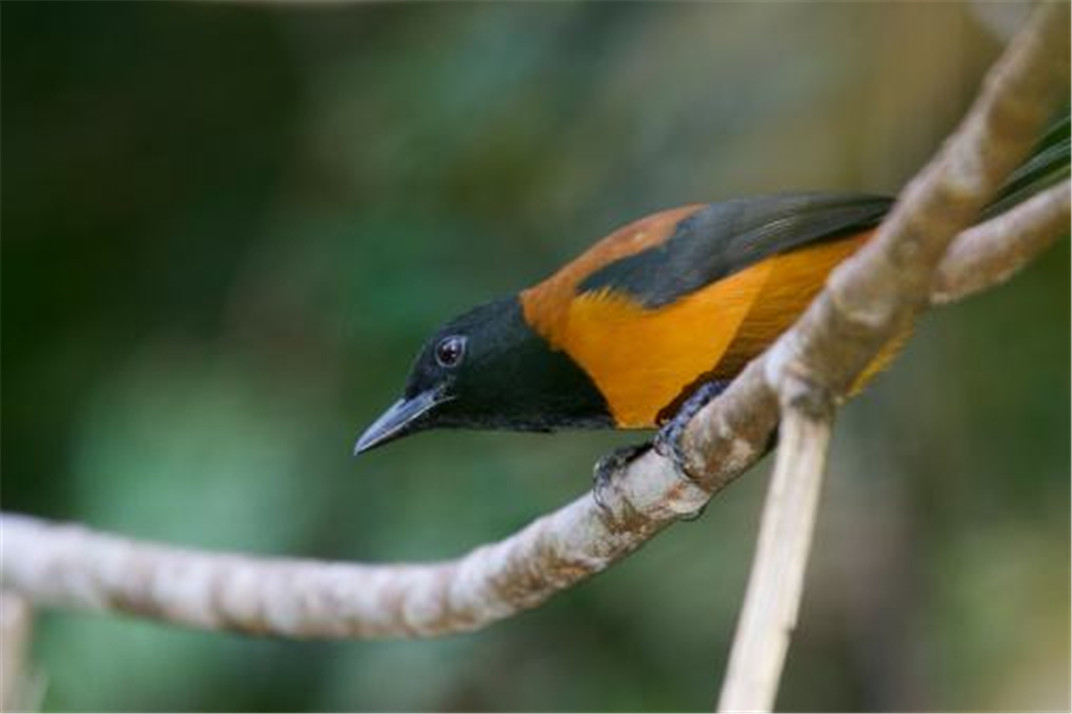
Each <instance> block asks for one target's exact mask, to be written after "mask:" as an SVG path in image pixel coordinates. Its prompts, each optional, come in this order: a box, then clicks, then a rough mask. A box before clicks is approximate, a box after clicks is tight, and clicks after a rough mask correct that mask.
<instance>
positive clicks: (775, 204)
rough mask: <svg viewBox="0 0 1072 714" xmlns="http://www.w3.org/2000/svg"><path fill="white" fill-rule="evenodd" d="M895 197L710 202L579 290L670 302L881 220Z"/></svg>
mask: <svg viewBox="0 0 1072 714" xmlns="http://www.w3.org/2000/svg"><path fill="white" fill-rule="evenodd" d="M892 203H893V199H891V198H887V197H883V196H873V195H867V194H833V193H803V194H779V195H773V196H759V197H754V198H738V199H733V200H730V201H723V202H721V203H712V204H708V205H707V206H704V207H702V208H700V209H697V211H696V212H695V213H693V214H691V215H689V216H688V217H687V218H684V219H682V221H681V222H680V223H678V224H677V227H676V229H675V231H674V233H673V235H671V236H670V237H669V238H668V239H667V240H666V241H664V242H663V243H660V244H659V245H657V246H653V247H651V248H648V249H647V250H644V251H641V252H640V253H636V254H634V255H631V256H628V257H626V258H622V259H621V260H617V261H615V262H613V263H609V264H608V265H605V266H604V267H602V268H600V269H599V270H597V271H595V272H594V273H592V274H591V275H589V276H588V277H587V278H585V279H584V281H582V282H581V283H580V285H579V286H578V292H580V293H583V292H594V291H599V290H604V289H612V290H615V291H617V292H624V293H626V294H628V295H630V296H631V297H632V298H633V299H635V300H637V301H639V302H641V303H642V304H644V305H645V306H646V307H651V308H655V307H660V306H662V305H669V304H670V303H672V302H674V301H675V300H677V299H679V298H681V297H682V296H685V295H688V294H690V293H692V292H695V291H696V290H699V289H700V288H702V287H704V286H707V285H710V284H711V283H713V282H715V281H716V280H721V279H722V278H724V277H726V276H728V275H732V274H733V273H736V272H737V271H739V270H742V269H744V268H747V267H748V266H750V265H754V264H756V263H758V262H759V261H761V260H763V259H764V258H767V257H770V256H772V255H775V254H777V253H784V252H786V251H789V250H792V249H794V248H799V247H801V246H804V245H808V244H810V243H816V242H819V241H824V240H831V239H836V238H841V237H845V236H847V235H851V234H853V233H858V232H860V231H863V230H866V229H868V228H871V227H873V226H875V225H878V223H879V221H881V220H882V217H883V216H885V215H886V213H887V212H888V211H889V209H890V205H891V204H892Z"/></svg>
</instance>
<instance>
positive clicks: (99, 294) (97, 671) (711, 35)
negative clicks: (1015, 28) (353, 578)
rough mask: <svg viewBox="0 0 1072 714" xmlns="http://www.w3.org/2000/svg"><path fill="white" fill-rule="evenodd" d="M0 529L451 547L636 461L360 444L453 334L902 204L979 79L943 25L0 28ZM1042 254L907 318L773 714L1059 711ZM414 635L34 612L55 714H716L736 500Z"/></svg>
mask: <svg viewBox="0 0 1072 714" xmlns="http://www.w3.org/2000/svg"><path fill="white" fill-rule="evenodd" d="M2 20H3V22H2V52H3V62H2V67H0V71H2V88H3V89H2V91H3V115H2V141H3V156H2V161H3V167H2V168H3V256H2V270H3V274H2V290H3V295H2V297H3V304H2V307H3V391H2V406H3V435H2V440H3V441H2V447H3V456H4V462H3V466H4V468H3V482H2V489H3V490H2V497H3V506H4V508H5V509H10V510H18V511H25V512H30V513H35V514H39V515H44V516H50V517H55V518H63V519H73V520H78V521H82V522H86V523H88V524H91V525H93V526H96V527H100V528H107V529H114V530H117V531H120V532H123V533H127V534H130V535H133V536H140V537H145V538H155V539H161V540H166V541H170V542H175V543H183V544H189V545H196V546H204V547H211V548H218V549H231V550H246V551H253V552H261V553H266V554H267V553H271V554H288V555H302V556H313V557H320V558H341V559H359V560H370V561H391V560H397V559H414V560H432V559H437V558H443V557H450V556H454V555H457V554H459V553H461V552H464V551H465V550H466V549H468V548H470V547H473V546H475V545H478V544H480V543H483V542H486V541H488V540H491V539H495V538H499V537H502V536H505V535H507V534H509V533H510V532H512V531H513V530H514V529H516V528H518V527H520V526H521V525H523V524H525V523H526V522H528V521H529V520H531V519H532V518H534V517H536V516H538V515H540V514H542V513H544V512H546V511H548V510H550V509H553V508H555V507H556V506H558V505H560V504H562V503H564V502H565V501H566V500H567V499H570V498H572V497H575V496H577V495H578V494H580V493H582V492H583V491H584V490H585V489H586V488H587V486H588V477H587V472H588V469H589V467H590V464H591V463H592V462H593V460H594V459H595V458H596V457H597V456H598V455H599V454H600V453H602V452H603V451H604V450H606V449H607V448H608V447H609V446H611V445H613V444H618V443H622V442H628V441H630V440H631V439H634V440H635V436H634V437H631V436H630V435H615V434H597V433H581V434H562V435H556V436H554V437H541V436H532V435H507V434H466V433H444V434H427V435H422V436H419V437H415V438H414V439H413V440H407V441H404V442H401V443H399V444H397V445H393V446H391V447H388V448H385V449H384V450H382V451H377V452H375V453H373V454H370V455H368V456H367V457H363V458H362V459H360V460H357V461H354V460H352V459H351V458H350V456H349V448H350V445H351V444H352V441H353V439H354V437H355V436H356V434H357V433H358V431H359V430H360V429H361V428H362V427H363V426H364V425H366V424H367V423H368V422H369V421H370V420H371V419H372V418H373V417H374V416H375V415H376V414H377V413H378V412H379V410H380V409H381V408H382V407H384V406H386V404H388V403H389V402H390V401H391V400H392V399H393V398H394V397H395V394H396V391H397V390H398V389H399V387H400V385H401V380H402V378H403V376H404V373H405V369H406V365H407V363H408V360H409V359H410V356H411V354H412V353H413V352H414V350H415V349H416V348H417V346H418V345H419V344H420V342H421V341H422V339H423V337H424V335H425V334H426V333H428V332H429V331H430V330H431V329H432V328H433V327H434V326H435V325H436V324H437V323H438V322H440V321H442V320H443V319H445V318H447V317H449V316H451V315H452V314H454V313H455V312H457V311H459V310H461V309H463V308H465V307H467V306H470V305H472V304H475V303H477V302H480V301H483V300H486V299H489V298H491V297H493V296H496V295H498V294H501V293H506V292H510V291H513V290H516V289H517V288H518V287H521V286H524V285H526V284H529V283H531V282H533V281H534V280H536V279H538V278H540V277H542V276H543V275H545V274H547V273H548V272H549V271H551V270H552V269H553V268H554V267H555V266H556V265H558V264H559V263H561V262H562V261H564V260H565V259H567V258H569V257H570V256H571V255H573V254H575V253H576V252H578V251H579V250H580V249H581V248H583V247H584V246H585V245H587V244H588V243H589V242H590V241H592V240H594V239H595V238H597V237H599V236H601V235H603V234H605V233H606V232H608V231H609V230H610V229H612V228H614V227H615V226H617V225H619V224H621V223H624V222H626V221H628V220H631V219H633V218H636V217H639V216H641V215H644V214H645V213H648V212H651V211H654V210H657V209H660V208H666V207H670V206H674V205H680V204H685V203H690V202H696V201H705V200H714V199H718V198H726V197H730V196H733V195H742V194H749V193H755V192H761V191H778V190H799V189H811V190H818V189H838V190H866V191H875V192H889V193H892V192H895V191H896V190H897V188H898V187H899V186H900V185H901V184H902V182H903V181H904V180H905V179H906V178H907V177H908V176H910V175H911V174H912V172H913V171H914V170H915V169H916V168H918V166H919V165H920V164H921V162H922V161H924V160H925V159H926V158H927V157H928V156H929V154H930V153H931V152H932V151H933V150H934V148H935V147H936V146H937V144H938V142H939V141H940V139H941V138H942V137H943V136H944V135H945V134H946V133H947V132H948V130H949V129H950V128H951V127H952V126H953V124H954V123H955V121H956V119H957V118H958V117H959V116H960V114H961V113H962V112H963V110H964V108H965V107H966V106H967V103H968V102H969V101H970V99H971V97H972V96H973V95H974V92H975V89H976V87H977V83H978V80H979V77H980V76H981V73H982V72H983V71H984V69H985V67H986V66H987V65H988V64H989V62H991V61H992V60H993V58H994V57H995V56H996V55H997V53H998V52H999V49H1000V42H999V41H998V40H996V39H994V38H993V37H992V36H991V35H989V34H988V33H987V30H986V29H985V28H984V27H983V25H981V24H980V23H979V22H978V18H977V17H976V16H975V15H974V14H973V11H972V10H971V8H970V7H969V6H961V5H953V4H923V5H921V4H888V5H883V4H861V5H845V4H837V5H833V4H832V5H815V4H784V5H783V4H765V3H761V4H752V5H746V4H740V5H736V4H669V3H658V4H632V3H628V4H618V3H588V4H577V3H572V2H567V3H552V4H486V3H481V4H442V5H440V4H407V5H391V4H388V5H362V4H356V5H338V6H335V5H328V6H310V7H302V6H297V5H255V6H240V5H229V4H223V5H213V4H185V3H184V4H166V3H146V4H134V3H129V4H127V3H101V4H98V3H93V2H86V3H70V4H63V3H47V4H29V3H25V4H24V3H5V4H4V6H3V9H2ZM1069 289H1070V286H1069V253H1068V243H1067V241H1065V242H1063V243H1062V244H1061V245H1060V247H1058V248H1057V249H1055V250H1053V251H1051V252H1050V253H1049V254H1048V255H1047V256H1045V257H1044V259H1043V260H1041V261H1040V262H1039V263H1038V264H1036V265H1034V266H1032V267H1031V268H1030V269H1029V270H1027V271H1026V272H1025V273H1024V274H1023V275H1022V276H1020V277H1018V278H1017V279H1016V280H1015V281H1014V282H1013V283H1012V284H1010V285H1009V286H1008V287H1005V288H1002V289H1000V290H996V291H994V292H992V293H990V294H987V295H985V296H982V297H979V298H977V299H974V300H971V301H969V302H967V303H965V304H962V305H957V306H954V307H952V308H949V309H946V310H942V311H941V312H939V313H935V314H933V315H930V316H928V317H927V318H926V319H925V320H924V321H923V323H922V324H921V325H920V327H919V330H918V333H917V336H916V338H915V339H914V340H913V341H912V342H911V343H910V345H909V347H908V349H907V350H906V352H905V354H904V355H903V357H902V358H901V359H900V360H899V361H898V362H897V364H896V365H895V366H894V367H893V368H892V370H891V371H890V372H889V373H888V374H886V375H884V376H883V378H881V379H880V380H879V381H878V383H877V384H876V385H875V386H874V387H872V388H871V389H870V390H869V391H868V392H867V393H866V394H865V395H864V396H863V397H862V398H861V399H859V400H857V402H855V403H854V404H853V405H851V406H850V407H849V408H848V409H847V410H846V412H845V413H844V415H843V417H842V419H841V423H840V425H839V431H838V434H837V439H836V453H835V455H834V458H833V464H832V469H831V473H830V477H829V481H828V487H827V493H826V500H825V503H824V505H823V511H822V515H821V524H820V533H819V537H818V543H817V551H816V555H815V558H814V560H813V563H812V566H811V569H810V571H809V582H808V591H807V595H806V599H805V603H804V609H803V614H802V627H801V632H800V636H799V638H798V639H797V641H796V642H795V644H794V648H793V650H792V652H791V653H790V659H789V664H788V670H787V675H786V681H785V685H784V687H783V693H782V696H781V698H780V705H781V706H782V707H783V708H786V709H791V710H800V709H818V710H831V709H833V710H838V709H880V710H889V709H916V708H932V709H948V708H953V709H1002V708H1012V709H1027V708H1038V707H1045V708H1061V707H1067V706H1068V702H1069V683H1068V679H1067V672H1068V666H1069V609H1068V603H1069V562H1070V561H1069V557H1070V553H1069V509H1068V504H1069V429H1070V419H1069V402H1068V395H1069V376H1068V368H1069V363H1070V355H1069V329H1070V328H1069V325H1070V315H1069V302H1068V295H1069ZM765 473H766V468H765V467H759V468H757V469H755V470H754V471H753V472H752V473H750V474H749V475H748V476H747V477H745V478H744V479H742V480H741V482H740V483H738V484H736V485H734V486H733V487H732V488H730V489H729V490H728V491H726V492H725V493H724V494H723V495H721V496H720V497H719V498H718V499H717V500H716V501H715V503H714V504H713V505H712V506H711V507H710V508H709V509H708V511H707V514H706V515H705V517H704V518H703V519H701V520H700V521H698V522H696V523H692V524H687V525H682V526H679V527H675V528H673V529H671V530H670V531H669V532H667V533H665V534H663V535H662V536H661V537H659V538H658V539H657V540H656V541H655V542H653V543H652V544H651V545H649V546H648V547H646V548H645V549H643V551H642V552H640V553H638V554H636V555H635V556H634V557H632V558H630V559H629V560H628V561H627V562H625V563H623V564H621V565H620V566H618V567H616V568H615V569H613V570H612V571H611V572H609V573H607V574H605V575H602V576H600V577H598V578H596V579H595V580H593V581H591V582H588V583H585V584H583V585H581V586H580V587H578V588H576V589H574V590H572V591H570V592H568V593H565V594H563V595H562V596H560V597H558V598H556V599H555V600H553V601H552V602H550V603H549V604H548V605H546V606H545V607H543V608H541V609H539V610H537V611H534V612H532V613H528V614H526V615H523V616H521V617H519V618H516V619H514V620H511V621H508V622H505V623H502V624H499V625H497V626H495V627H493V628H491V629H489V630H486V631H484V632H480V633H476V634H472V635H466V636H462V637H452V638H448V639H445V640H440V641H432V642H387V643H383V642H347V643H293V642H284V641H275V640H256V639H246V638H241V637H236V636H230V635H221V634H209V633H199V632H189V631H180V630H178V629H174V628H169V627H164V626H160V625H155V624H147V623H143V622H135V621H131V620H122V619H113V618H101V617H89V616H84V615H75V614H62V613H48V614H46V615H44V616H43V617H41V618H40V619H39V628H38V634H37V640H36V642H35V652H34V659H35V661H36V663H37V664H38V666H39V667H40V669H41V671H42V672H44V674H45V675H46V676H47V688H46V693H45V697H44V701H43V706H44V707H45V709H48V710H160V709H190V710H220V709H227V710H243V709H263V710H276V709H293V710H327V709H336V710H362V709H378V710H385V711H393V710H429V709H441V710H454V709H463V710H488V709H491V710H582V711H589V710H590V711H617V710H623V711H625V710H643V709H657V710H683V709H703V708H708V707H710V705H711V704H712V702H713V701H714V697H715V693H716V691H717V684H718V680H719V676H720V672H721V669H722V667H723V665H724V660H725V657H726V653H727V650H728V644H729V638H730V636H731V634H732V629H733V625H734V620H735V617H736V608H737V606H738V604H739V600H740V596H741V592H742V589H743V585H744V579H745V575H746V569H747V562H748V558H749V557H750V554H751V549H752V539H753V537H754V533H755V530H756V526H757V523H756V519H757V514H758V506H759V500H760V498H761V495H762V490H763V486H764V484H765Z"/></svg>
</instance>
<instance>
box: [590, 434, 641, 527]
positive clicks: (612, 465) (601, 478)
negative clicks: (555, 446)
mask: <svg viewBox="0 0 1072 714" xmlns="http://www.w3.org/2000/svg"><path fill="white" fill-rule="evenodd" d="M650 448H651V444H650V443H644V444H631V445H629V446H619V447H618V448H616V449H614V451H611V452H610V453H609V454H607V455H606V456H604V457H603V458H601V459H600V460H599V461H597V462H596V465H595V468H594V469H592V500H594V501H595V502H596V505H597V506H599V510H601V511H603V513H605V514H607V515H611V509H610V507H609V506H608V505H607V501H606V499H605V498H604V497H603V495H604V494H605V493H606V489H608V488H610V482H611V481H612V480H613V479H614V475H615V474H617V473H618V472H619V471H621V470H622V469H624V468H625V467H626V466H628V465H629V462H630V461H632V460H633V459H635V458H636V457H638V456H640V455H641V454H643V453H644V452H645V451H647V450H648V449H650Z"/></svg>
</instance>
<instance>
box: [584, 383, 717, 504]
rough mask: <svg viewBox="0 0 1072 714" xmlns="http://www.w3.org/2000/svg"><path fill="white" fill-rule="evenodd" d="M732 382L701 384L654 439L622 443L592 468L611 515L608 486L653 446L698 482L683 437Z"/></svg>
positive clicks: (599, 498) (595, 493)
mask: <svg viewBox="0 0 1072 714" xmlns="http://www.w3.org/2000/svg"><path fill="white" fill-rule="evenodd" d="M728 384H729V383H728V382H722V381H717V382H716V381H712V382H707V383H705V384H703V385H701V386H700V387H699V388H698V389H697V390H696V391H695V392H694V393H693V394H692V395H691V396H690V397H689V398H688V399H687V400H686V401H685V403H684V404H682V406H681V408H680V409H679V410H678V412H677V414H675V415H674V418H673V419H671V420H670V421H669V422H667V423H666V424H665V425H664V426H663V427H662V428H661V429H660V430H659V431H658V433H657V434H656V435H655V439H654V441H652V442H647V443H643V444H632V445H629V446H621V447H618V448H617V449H614V450H613V451H611V452H610V453H609V454H607V455H606V456H604V457H603V458H601V459H600V460H599V461H598V462H597V463H596V465H595V468H594V469H593V470H592V498H593V500H594V501H595V502H596V505H597V506H599V508H600V510H601V511H603V512H604V513H606V514H608V515H610V514H611V510H612V509H611V508H610V506H609V504H608V502H607V499H606V492H607V489H609V488H611V483H612V481H613V480H614V478H615V476H616V474H618V473H619V472H620V471H622V470H623V469H625V468H626V467H627V466H628V465H629V463H630V462H631V461H633V459H635V458H637V457H638V456H640V455H642V454H644V453H646V452H647V451H648V450H649V449H655V452H656V453H657V454H659V455H660V456H662V457H663V458H667V459H670V461H672V462H673V464H674V471H675V472H676V473H677V475H678V476H680V477H681V478H682V479H685V480H686V481H689V482H690V483H692V482H694V479H693V477H692V475H691V474H690V473H689V471H688V468H687V467H686V463H687V460H686V458H685V454H684V452H683V450H682V447H681V437H682V435H683V434H684V433H685V427H687V426H688V424H689V422H690V421H691V420H692V418H693V417H694V416H696V414H697V413H698V412H699V411H700V410H701V409H703V408H704V407H705V406H706V405H707V404H708V403H709V402H710V401H711V400H712V399H714V398H715V397H717V396H718V395H719V394H721V393H722V392H723V391H724V390H725V389H726V387H727V386H728ZM704 508H706V504H705V505H704V506H701V507H700V508H699V509H697V510H696V511H694V512H692V513H688V514H685V515H683V516H681V520H684V521H691V520H695V519H696V518H699V517H700V516H701V515H703V512H704Z"/></svg>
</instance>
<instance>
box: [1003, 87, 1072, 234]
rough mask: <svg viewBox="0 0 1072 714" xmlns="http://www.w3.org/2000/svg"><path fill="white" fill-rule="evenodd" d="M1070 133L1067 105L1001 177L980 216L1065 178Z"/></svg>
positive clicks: (1071, 152)
mask: <svg viewBox="0 0 1072 714" xmlns="http://www.w3.org/2000/svg"><path fill="white" fill-rule="evenodd" d="M1070 136H1072V131H1070V122H1069V107H1067V106H1066V107H1065V108H1064V109H1063V110H1062V111H1061V112H1060V114H1059V115H1058V118H1057V119H1056V120H1055V121H1054V122H1053V123H1052V124H1050V126H1049V128H1048V129H1047V130H1046V133H1045V134H1044V135H1043V137H1042V139H1040V140H1039V142H1038V144H1036V145H1035V148H1034V150H1033V151H1032V152H1031V155H1030V156H1029V157H1028V158H1027V160H1026V161H1024V163H1023V164H1021V165H1020V167H1019V168H1018V169H1016V170H1015V171H1013V172H1012V174H1011V175H1010V176H1009V178H1008V179H1007V180H1006V181H1005V185H1004V186H1003V187H1002V188H1001V191H1000V192H998V195H997V198H995V199H994V200H993V201H991V202H990V205H989V206H987V207H986V209H985V210H984V211H983V214H982V220H986V219H988V218H992V217H993V216H996V215H998V214H1001V213H1004V212H1005V211H1007V210H1009V209H1010V208H1012V207H1013V206H1015V205H1016V204H1018V203H1022V202H1023V201H1026V200H1027V199H1029V198H1031V197H1032V196H1034V195H1035V194H1036V193H1038V192H1039V191H1042V190H1043V189H1045V188H1048V187H1050V186H1053V185H1054V184H1056V183H1058V182H1060V181H1063V180H1065V179H1067V178H1068V176H1069V166H1070V155H1072V138H1070Z"/></svg>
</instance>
